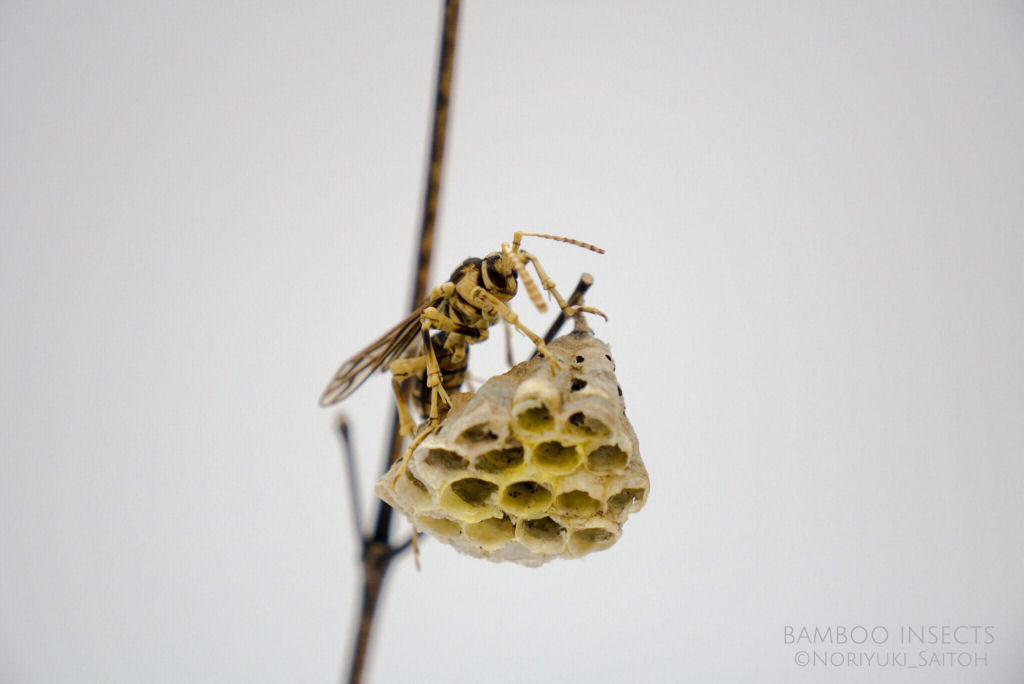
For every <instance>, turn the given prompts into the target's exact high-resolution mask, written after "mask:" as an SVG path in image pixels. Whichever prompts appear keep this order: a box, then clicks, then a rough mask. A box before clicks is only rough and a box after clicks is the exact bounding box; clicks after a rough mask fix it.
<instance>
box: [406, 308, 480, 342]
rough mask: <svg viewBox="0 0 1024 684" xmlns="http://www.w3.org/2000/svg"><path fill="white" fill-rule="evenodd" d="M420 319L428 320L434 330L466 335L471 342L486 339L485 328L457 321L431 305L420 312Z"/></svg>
mask: <svg viewBox="0 0 1024 684" xmlns="http://www.w3.org/2000/svg"><path fill="white" fill-rule="evenodd" d="M420 321H426V322H428V323H429V324H430V327H431V328H433V329H434V330H443V331H445V332H449V333H458V334H459V335H463V336H465V337H468V338H470V340H471V341H472V342H480V341H482V340H485V339H487V330H481V329H480V328H473V327H471V326H468V325H466V324H464V323H459V322H458V321H457V320H455V319H454V318H451V317H450V316H445V315H444V314H443V313H441V312H440V311H438V310H437V309H436V308H434V307H432V306H430V307H427V308H426V309H424V310H423V313H422V314H420Z"/></svg>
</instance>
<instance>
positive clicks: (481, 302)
mask: <svg viewBox="0 0 1024 684" xmlns="http://www.w3.org/2000/svg"><path fill="white" fill-rule="evenodd" d="M470 295H471V296H472V298H473V299H474V300H475V301H476V303H477V305H478V306H480V307H481V308H484V309H491V310H493V311H495V312H497V314H498V315H499V316H501V317H502V318H504V319H505V320H506V321H508V322H509V323H511V324H512V325H513V326H514V327H515V329H516V330H518V331H519V332H521V333H523V334H524V335H526V336H527V337H528V338H529V339H530V341H531V342H533V344H534V346H536V347H537V353H538V354H540V355H541V356H543V357H544V358H545V359H547V360H548V363H549V364H551V372H552V373H554V372H555V371H556V370H559V369H560V368H561V366H559V365H558V362H557V361H555V357H553V356H552V355H551V352H549V351H548V346H547V345H546V344H544V340H543V339H542V338H541V337H540V336H539V335H538V334H537V333H535V332H533V331H532V330H530V329H529V328H527V327H526V326H525V325H523V324H522V323H520V322H519V315H518V314H516V312H515V311H513V310H512V309H510V308H509V307H508V305H507V304H505V302H503V301H501V300H500V299H498V298H497V297H495V296H494V295H492V294H491V293H490V292H488V291H487V290H485V289H484V288H482V287H474V288H473V290H472V292H471V293H470Z"/></svg>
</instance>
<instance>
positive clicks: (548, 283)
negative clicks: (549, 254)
mask: <svg viewBox="0 0 1024 684" xmlns="http://www.w3.org/2000/svg"><path fill="white" fill-rule="evenodd" d="M519 254H520V255H521V256H522V258H523V260H524V261H527V262H529V263H531V264H533V267H534V268H535V269H536V270H537V277H538V278H540V284H541V285H542V286H543V287H544V289H545V290H546V291H547V292H548V294H550V295H551V296H552V297H554V298H555V301H556V302H558V308H559V309H561V310H562V314H564V315H565V317H566V318H572V317H573V316H575V315H576V313H577V312H579V311H585V312H587V313H592V314H596V315H598V316H600V317H601V318H603V319H605V320H606V321H607V320H608V317H607V316H605V315H604V314H603V313H602V312H601V311H598V310H597V309H595V308H593V307H591V306H576V307H571V306H569V304H568V302H566V301H565V299H564V298H563V297H562V295H561V294H559V292H558V289H557V288H556V287H555V281H553V280H552V279H551V277H550V276H549V275H548V274H547V271H545V270H544V267H543V266H541V265H540V262H539V261H538V260H537V257H535V256H534V255H532V254H530V253H529V252H522V251H521V252H520V253H519Z"/></svg>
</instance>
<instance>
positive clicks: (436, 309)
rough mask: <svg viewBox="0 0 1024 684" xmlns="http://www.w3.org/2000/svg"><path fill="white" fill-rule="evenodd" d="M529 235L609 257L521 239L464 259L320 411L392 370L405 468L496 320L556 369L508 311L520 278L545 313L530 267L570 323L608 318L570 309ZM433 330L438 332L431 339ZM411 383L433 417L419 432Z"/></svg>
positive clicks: (339, 378)
mask: <svg viewBox="0 0 1024 684" xmlns="http://www.w3.org/2000/svg"><path fill="white" fill-rule="evenodd" d="M527 236H532V237H540V238H546V239H549V240H557V241H559V242H566V243H569V244H572V245H576V246H577V247H583V248H584V249H589V250H591V251H594V252H597V253H599V254H604V250H603V249H601V248H599V247H595V246H594V245H590V244H587V243H585V242H580V241H578V240H573V239H571V238H566V237H560V236H557V235H546V234H543V233H523V232H517V233H515V235H514V237H513V240H512V244H511V245H509V244H508V243H507V242H506V243H503V244H502V245H501V251H500V252H492V253H491V254H488V255H487V256H486V257H484V258H483V259H479V258H476V257H470V258H468V259H466V260H465V261H463V262H462V264H461V265H460V266H459V267H458V268H456V269H455V270H454V271H453V272H452V275H451V277H450V278H449V279H448V280H447V282H445V283H442V284H441V285H438V286H437V287H435V288H434V289H433V290H431V292H430V294H429V295H427V297H426V299H424V300H423V302H421V303H420V305H419V306H418V307H417V308H416V310H415V311H413V312H412V313H411V314H410V315H409V317H408V318H406V319H405V320H404V321H402V322H401V323H399V324H398V325H396V326H395V327H394V328H392V329H391V330H389V331H388V332H387V333H385V334H384V335H383V336H382V337H381V338H380V339H379V340H377V341H376V342H374V343H373V344H371V345H370V346H368V347H366V348H365V349H363V350H362V351H361V352H359V353H358V354H356V355H355V356H353V357H352V358H351V359H349V360H348V361H346V362H345V363H343V364H342V365H341V367H340V368H339V369H338V372H337V373H335V375H334V378H333V379H332V380H331V382H330V383H329V384H328V385H327V389H325V390H324V393H323V395H321V397H320V405H321V406H330V405H332V404H336V403H338V402H340V401H341V400H343V399H345V398H346V397H347V396H349V395H350V394H352V393H353V392H355V391H356V390H357V389H358V388H359V387H360V386H361V385H362V384H363V383H364V382H365V381H366V379H367V378H369V377H370V376H371V375H372V374H373V373H374V372H376V371H381V372H383V371H385V370H388V371H390V372H391V376H392V377H391V385H392V388H393V389H394V392H395V400H396V403H397V405H398V415H399V422H400V425H401V431H402V434H403V435H408V436H409V437H412V443H411V444H410V445H409V447H408V448H407V449H406V452H405V457H404V458H403V461H407V460H408V457H409V455H410V454H411V453H412V452H413V451H414V450H415V448H416V446H418V445H419V443H420V442H422V441H423V439H424V438H425V437H426V436H427V435H428V434H430V433H431V432H433V430H434V429H435V428H436V427H437V426H438V425H439V423H440V420H441V416H442V412H444V411H447V409H448V408H449V407H450V406H451V399H450V398H449V396H448V392H454V391H455V390H457V389H458V388H459V387H460V386H461V385H462V381H463V380H464V378H465V375H466V366H467V363H468V355H469V345H470V344H474V343H476V342H481V341H483V340H485V339H487V336H488V331H489V329H490V327H491V326H492V325H494V324H495V323H497V322H498V320H500V319H504V320H506V321H508V323H510V324H511V325H513V326H514V327H515V328H516V329H517V330H519V331H520V332H521V333H523V334H524V335H526V336H527V337H528V338H529V339H530V341H531V342H533V343H534V344H535V345H536V347H537V352H538V353H539V354H540V355H541V356H543V357H544V358H546V359H548V361H549V362H550V363H551V365H552V369H553V370H554V369H555V368H556V367H557V364H556V362H555V360H554V358H553V357H552V356H551V355H550V354H549V353H548V350H547V346H546V345H545V344H544V340H543V339H541V338H540V337H539V336H538V335H537V334H536V333H534V332H533V331H532V330H530V329H529V328H527V327H526V326H525V325H523V324H522V323H521V322H520V321H519V317H518V316H517V315H516V314H515V312H514V311H512V309H510V308H509V307H508V305H507V302H508V301H509V300H511V299H512V297H514V296H515V294H516V292H517V290H518V278H519V277H520V276H521V277H522V279H523V285H524V286H525V287H526V291H527V294H528V295H529V296H530V301H532V302H533V304H534V306H536V307H537V309H538V310H539V311H541V312H543V311H545V310H546V306H545V303H544V299H543V297H542V296H541V294H540V291H539V290H538V289H537V285H536V284H535V283H534V282H533V279H532V278H531V277H530V275H529V273H528V272H527V270H526V265H527V264H528V263H531V264H533V267H534V269H535V270H536V271H537V276H538V278H539V279H540V282H541V286H542V287H543V288H544V289H545V290H546V291H547V292H548V293H549V294H550V296H551V297H553V298H554V300H555V301H556V302H557V303H558V307H559V308H560V309H561V313H562V314H563V315H565V316H566V317H570V316H573V315H575V314H577V313H579V312H581V311H585V312H588V313H592V314H597V315H599V316H602V317H604V314H603V313H601V312H600V311H598V310H597V309H594V308H592V307H586V306H570V305H569V304H568V303H567V302H566V301H565V299H564V298H563V297H562V295H561V294H559V292H558V290H557V289H556V288H555V283H554V281H552V280H551V278H550V277H548V274H547V273H546V272H545V271H544V269H543V267H542V266H541V265H540V262H539V261H537V258H536V257H535V256H533V255H532V254H530V253H529V252H526V251H525V250H522V249H520V247H519V244H520V242H521V241H522V239H523V238H524V237H527ZM431 331H435V333H434V334H433V335H431V334H430V333H431ZM417 338H419V340H420V345H419V348H416V347H413V346H412V345H413V343H414V342H415V341H416V339H417ZM410 349H413V350H414V351H410ZM406 380H412V381H413V382H414V383H415V386H414V388H413V392H412V394H413V398H414V399H415V402H416V404H417V407H418V408H419V411H420V413H421V414H422V415H423V416H425V417H426V418H427V423H426V424H425V425H424V426H421V428H420V429H419V431H418V432H417V431H416V430H415V429H414V427H415V426H414V423H413V421H412V417H411V416H410V414H409V408H408V406H407V403H408V400H407V399H406V397H405V395H404V393H403V383H404V382H405V381H406ZM442 402H443V404H444V406H442V405H441V404H442ZM399 474H401V471H399ZM396 477H397V476H396Z"/></svg>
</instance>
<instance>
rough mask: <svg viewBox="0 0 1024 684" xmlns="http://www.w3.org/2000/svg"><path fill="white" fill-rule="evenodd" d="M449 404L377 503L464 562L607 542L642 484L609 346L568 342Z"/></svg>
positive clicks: (583, 336) (528, 561) (575, 553)
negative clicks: (553, 366)
mask: <svg viewBox="0 0 1024 684" xmlns="http://www.w3.org/2000/svg"><path fill="white" fill-rule="evenodd" d="M548 348H549V349H550V351H551V354H552V356H554V358H555V359H556V360H557V361H558V364H559V366H560V367H561V368H560V370H558V371H557V372H556V373H555V374H552V372H551V367H550V365H549V363H548V361H547V360H545V359H542V358H540V357H536V358H534V359H532V360H530V361H527V362H524V363H520V364H519V365H517V366H516V367H515V368H513V369H512V370H510V371H509V372H507V373H505V374H504V375H499V376H497V377H493V378H491V379H490V380H488V381H487V382H486V383H484V385H483V386H482V387H481V388H480V389H479V390H478V391H477V392H476V393H475V394H466V393H463V394H456V395H453V396H452V401H453V404H454V406H453V407H452V409H451V411H450V412H449V413H448V415H447V416H446V417H445V419H444V420H443V421H442V423H441V427H440V429H439V430H438V431H437V432H436V433H434V434H432V435H429V436H428V437H427V438H426V439H425V440H424V441H423V442H422V443H421V444H420V445H419V447H417V449H416V451H415V452H413V455H412V458H411V459H410V461H409V465H408V468H407V470H406V471H405V473H404V474H403V475H401V476H400V477H399V478H398V480H397V482H395V483H394V487H392V482H394V478H395V474H396V473H397V472H398V468H399V465H398V464H396V465H395V466H393V467H392V468H391V470H390V471H389V472H388V473H387V474H385V475H384V477H383V478H381V480H380V481H379V482H378V483H377V490H376V491H377V494H378V495H379V496H380V497H381V498H382V499H384V500H385V501H386V502H388V503H389V504H391V505H392V506H394V507H395V508H396V509H398V510H400V511H402V512H403V513H405V515H406V516H408V517H409V518H410V520H411V521H412V522H413V524H414V525H415V526H416V528H417V529H419V530H422V531H426V532H429V533H431V534H433V535H434V536H435V537H437V538H438V539H440V540H442V541H444V542H445V543H448V544H451V545H452V546H454V547H455V548H457V549H458V550H460V551H462V552H464V553H467V554H469V555H471V556H477V557H482V558H487V559H489V560H492V561H513V562H516V563H521V564H523V565H529V566H538V565H541V564H542V563H544V562H546V561H548V560H550V559H552V558H575V557H579V556H583V555H585V554H588V553H591V552H592V551H600V550H602V549H606V548H608V547H610V546H611V545H612V544H614V543H615V542H616V541H618V539H619V536H620V535H621V534H622V524H623V523H624V522H625V521H626V518H627V517H629V514H630V513H633V512H634V511H637V510H639V509H640V508H641V507H642V506H643V505H644V503H645V501H646V500H647V492H648V489H649V487H650V483H649V481H648V479H647V471H646V470H645V469H644V464H643V461H642V460H641V459H640V452H639V449H638V444H637V439H636V434H635V433H634V432H633V427H632V426H631V425H630V424H629V420H627V419H626V414H625V410H624V407H623V402H622V392H621V390H620V389H619V386H618V383H617V382H616V379H615V365H614V363H613V362H612V358H611V355H610V353H609V350H608V345H606V344H605V343H604V342H601V341H600V340H598V339H596V338H595V337H594V336H593V335H592V334H590V333H589V332H573V333H570V334H568V335H565V336H563V337H560V338H558V339H556V340H554V341H553V342H551V344H549V345H548Z"/></svg>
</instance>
